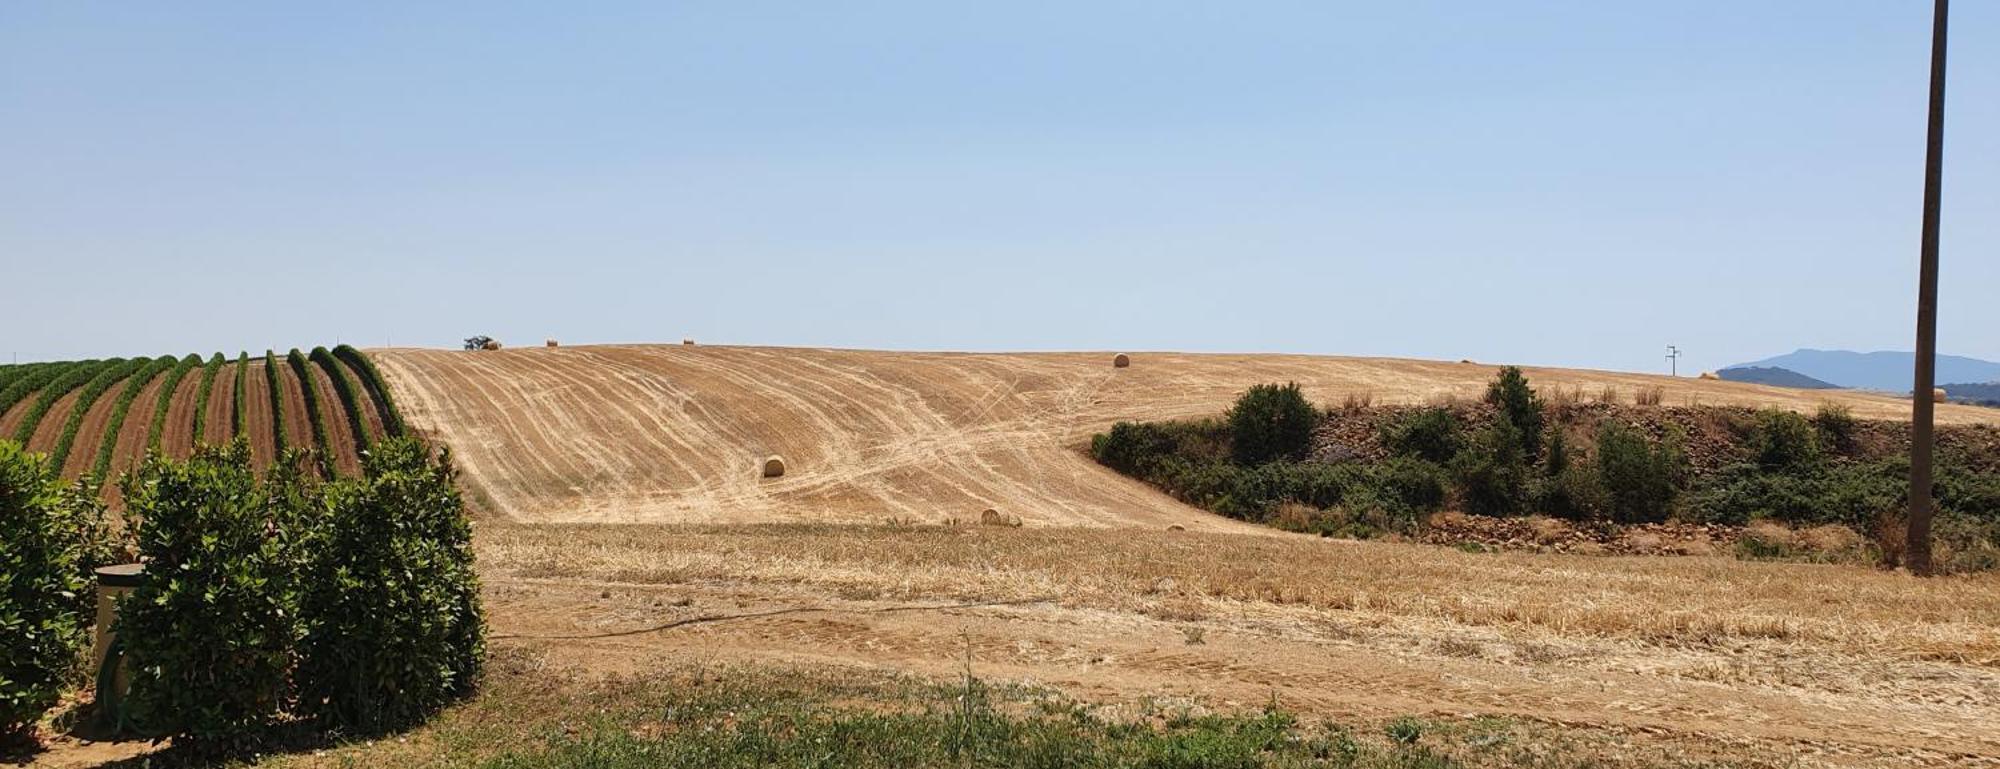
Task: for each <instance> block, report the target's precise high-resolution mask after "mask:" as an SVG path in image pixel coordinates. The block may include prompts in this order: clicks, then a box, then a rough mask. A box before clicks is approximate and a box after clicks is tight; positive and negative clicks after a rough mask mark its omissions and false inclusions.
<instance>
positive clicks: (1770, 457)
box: [1749, 409, 1820, 471]
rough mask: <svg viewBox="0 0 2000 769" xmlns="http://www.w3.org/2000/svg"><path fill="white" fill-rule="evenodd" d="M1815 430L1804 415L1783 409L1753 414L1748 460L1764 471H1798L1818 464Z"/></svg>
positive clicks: (1818, 451)
mask: <svg viewBox="0 0 2000 769" xmlns="http://www.w3.org/2000/svg"><path fill="white" fill-rule="evenodd" d="M1819 440H1820V439H1819V433H1818V432H1817V431H1816V430H1815V429H1814V428H1813V425H1812V423H1810V422H1807V421H1806V418H1805V417H1803V416H1800V415H1798V414H1795V413H1792V412H1790V411H1786V410H1784V409H1765V410H1763V411H1760V412H1758V413H1757V426H1756V427H1755V428H1754V429H1752V430H1751V432H1750V442H1749V450H1750V460H1751V461H1752V462H1756V463H1757V465H1758V466H1760V467H1762V468H1764V469H1766V470H1787V471H1789V470H1799V469H1803V468H1809V467H1811V466H1814V465H1816V464H1818V463H1819V461H1820V450H1819Z"/></svg>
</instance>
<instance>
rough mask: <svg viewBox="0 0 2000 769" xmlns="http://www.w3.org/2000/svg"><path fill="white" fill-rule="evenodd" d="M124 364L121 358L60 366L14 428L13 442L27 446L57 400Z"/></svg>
mask: <svg viewBox="0 0 2000 769" xmlns="http://www.w3.org/2000/svg"><path fill="white" fill-rule="evenodd" d="M124 363H125V360H124V359H123V358H112V359H110V360H102V361H99V360H87V361H81V362H78V363H69V364H62V365H61V367H60V368H59V369H57V371H56V373H55V375H54V376H53V377H52V378H50V379H49V381H48V383H47V385H46V386H44V387H42V388H41V390H40V394H38V395H36V396H35V402H34V404H33V405H31V406H29V407H28V415H27V416H25V417H22V419H21V424H20V426H19V427H16V428H14V441H15V442H17V443H20V444H22V445H27V443H28V439H29V438H33V437H35V428H36V427H39V426H40V425H41V424H42V417H44V416H47V415H48V413H49V407H51V406H54V405H55V403H56V401H57V400H60V399H62V397H63V396H65V395H68V394H69V393H70V391H71V390H75V389H76V388H78V387H82V386H83V385H84V383H85V382H88V381H90V378H91V377H94V376H97V372H98V371H101V370H105V369H113V368H117V367H119V366H122V365H124Z"/></svg>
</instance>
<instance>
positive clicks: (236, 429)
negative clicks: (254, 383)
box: [229, 352, 250, 437]
mask: <svg viewBox="0 0 2000 769" xmlns="http://www.w3.org/2000/svg"><path fill="white" fill-rule="evenodd" d="M249 381H250V353H247V352H239V353H237V354H236V392H234V393H232V394H231V401H232V402H231V403H230V404H229V434H230V436H232V437H234V436H238V435H242V434H243V386H244V385H245V384H248V383H249Z"/></svg>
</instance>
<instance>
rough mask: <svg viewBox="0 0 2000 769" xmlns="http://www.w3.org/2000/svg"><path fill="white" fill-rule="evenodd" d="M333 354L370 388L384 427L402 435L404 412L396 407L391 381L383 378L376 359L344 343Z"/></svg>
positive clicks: (394, 433) (369, 393)
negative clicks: (373, 359)
mask: <svg viewBox="0 0 2000 769" xmlns="http://www.w3.org/2000/svg"><path fill="white" fill-rule="evenodd" d="M333 355H334V357H336V358H339V359H341V360H342V361H344V362H346V363H347V365H348V366H350V367H352V368H353V369H354V372H355V376H357V377H360V379H361V386H362V387H365V388H367V389H368V397H369V398H371V399H373V400H374V401H375V405H376V407H377V408H378V409H380V410H381V412H382V429H383V430H384V431H386V432H388V433H389V434H390V435H402V434H403V432H404V430H403V413H402V411H401V410H399V409H397V408H396V401H395V399H394V398H393V397H391V395H390V393H389V382H388V380H386V379H383V378H382V372H381V371H378V370H376V368H375V361H372V360H369V359H368V356H367V355H364V354H362V352H361V351H360V350H357V349H354V347H352V346H350V345H344V344H343V345H340V346H339V347H335V348H333Z"/></svg>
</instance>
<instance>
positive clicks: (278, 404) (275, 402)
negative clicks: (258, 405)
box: [238, 350, 292, 451]
mask: <svg viewBox="0 0 2000 769" xmlns="http://www.w3.org/2000/svg"><path fill="white" fill-rule="evenodd" d="M264 383H265V385H266V388H265V389H267V390H269V391H270V394H271V441H272V445H274V446H277V447H278V450H279V451H284V450H285V448H286V447H287V446H290V445H292V442H291V441H289V440H286V436H285V382H284V379H283V378H282V377H280V376H279V374H278V354H277V353H275V352H272V351H270V350H265V351H264ZM238 434H239V435H240V434H241V433H238Z"/></svg>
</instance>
